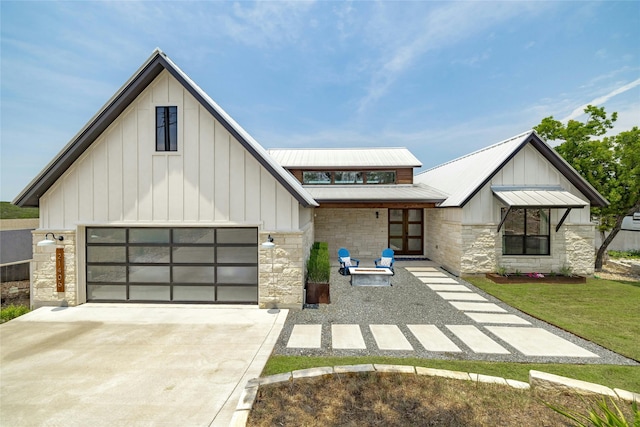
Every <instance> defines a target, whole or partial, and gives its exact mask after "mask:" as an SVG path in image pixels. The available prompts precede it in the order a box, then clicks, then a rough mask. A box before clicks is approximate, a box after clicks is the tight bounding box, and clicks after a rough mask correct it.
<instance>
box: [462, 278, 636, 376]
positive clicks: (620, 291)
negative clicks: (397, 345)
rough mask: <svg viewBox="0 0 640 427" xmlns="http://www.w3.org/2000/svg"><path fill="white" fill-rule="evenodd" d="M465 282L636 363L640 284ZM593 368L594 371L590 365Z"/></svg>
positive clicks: (592, 281) (477, 279) (484, 279)
mask: <svg viewBox="0 0 640 427" xmlns="http://www.w3.org/2000/svg"><path fill="white" fill-rule="evenodd" d="M465 280H467V281H468V282H470V283H472V284H473V285H475V286H477V287H478V288H480V289H482V290H484V291H485V292H488V293H489V294H491V295H493V296H495V297H496V298H499V299H500V300H502V301H504V302H506V303H507V304H509V305H511V306H512V307H515V308H517V309H519V310H521V311H524V312H525V313H528V314H530V315H532V316H534V317H537V318H539V319H543V320H544V321H546V322H548V323H551V324H553V325H556V326H558V327H560V328H563V329H566V330H567V331H570V332H572V333H574V334H576V335H578V336H581V337H583V338H585V339H587V340H589V341H593V342H595V343H597V344H600V345H601V346H603V347H606V348H608V349H609V350H613V351H615V352H616V353H619V354H622V355H624V356H627V357H630V358H632V359H635V360H640V345H638V337H640V310H638V301H640V283H638V282H617V281H612V280H603V279H587V283H585V284H579V285H561V284H544V283H522V284H520V283H519V284H498V283H493V282H492V281H490V280H488V279H486V278H484V277H465ZM591 366H593V365H591Z"/></svg>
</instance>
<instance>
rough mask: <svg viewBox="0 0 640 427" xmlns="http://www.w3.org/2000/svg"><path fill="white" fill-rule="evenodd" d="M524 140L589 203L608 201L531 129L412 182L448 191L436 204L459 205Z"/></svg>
mask: <svg viewBox="0 0 640 427" xmlns="http://www.w3.org/2000/svg"><path fill="white" fill-rule="evenodd" d="M527 144H531V146H532V147H534V148H535V149H536V150H538V152H539V153H540V154H541V155H542V156H543V157H545V158H546V159H547V160H548V161H549V162H550V163H551V164H552V165H553V166H554V167H555V168H556V169H558V171H560V173H562V174H563V175H564V176H565V177H566V178H567V179H568V180H569V182H571V184H573V185H574V186H575V187H576V188H577V189H578V190H579V191H580V192H581V193H582V194H584V195H585V196H586V197H587V198H588V200H589V202H590V203H591V205H593V206H606V205H608V204H609V202H608V201H607V200H606V199H605V198H604V197H602V195H601V194H600V193H598V192H597V191H596V189H595V188H593V187H592V186H591V184H589V183H588V182H587V181H586V180H585V179H584V178H583V177H582V176H580V174H579V173H578V172H577V171H576V170H575V169H574V168H573V167H571V165H569V163H567V162H566V161H565V160H564V159H563V158H562V156H560V155H559V154H558V153H557V152H556V151H555V150H554V149H553V148H552V147H551V146H550V145H549V144H547V143H546V142H545V141H543V140H542V139H541V138H540V137H539V136H538V134H536V132H535V131H533V130H530V131H527V132H524V133H521V134H519V135H516V136H514V137H512V138H509V139H507V140H504V141H501V142H498V143H497V144H494V145H491V146H489V147H487V148H483V149H481V150H478V151H476V152H473V153H471V154H468V155H466V156H463V157H460V158H458V159H455V160H452V161H450V162H447V163H444V164H442V165H439V166H436V167H434V168H431V169H429V170H426V171H424V172H421V173H419V174H417V175H416V176H415V177H414V182H419V183H423V184H427V185H430V186H431V187H434V188H436V189H438V190H440V191H442V192H444V193H446V194H448V195H449V197H448V198H447V200H445V201H444V202H443V203H441V204H440V205H439V206H440V207H462V206H464V205H465V204H466V203H467V202H468V201H469V200H471V198H472V197H473V196H474V195H475V194H476V193H477V192H478V191H480V189H481V188H482V187H484V186H485V185H486V184H487V183H488V182H489V181H490V180H491V178H493V177H494V176H495V174H496V173H498V171H500V169H502V168H503V167H504V166H505V165H506V164H507V163H508V162H509V161H510V160H511V159H513V157H514V156H515V155H516V154H518V152H520V150H522V149H523V148H524V147H525V146H526V145H527Z"/></svg>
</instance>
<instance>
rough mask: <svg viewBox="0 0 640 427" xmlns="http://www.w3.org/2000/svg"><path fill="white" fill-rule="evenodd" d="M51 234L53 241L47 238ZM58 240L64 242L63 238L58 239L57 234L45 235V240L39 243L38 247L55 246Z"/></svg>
mask: <svg viewBox="0 0 640 427" xmlns="http://www.w3.org/2000/svg"><path fill="white" fill-rule="evenodd" d="M49 234H51V236H52V238H51V239H47V236H48V235H49ZM56 240H60V241H61V242H62V241H63V240H64V237H62V236H58V237H56V235H55V234H53V233H47V234H45V235H44V240H40V241H39V242H38V246H51V245H55V244H56Z"/></svg>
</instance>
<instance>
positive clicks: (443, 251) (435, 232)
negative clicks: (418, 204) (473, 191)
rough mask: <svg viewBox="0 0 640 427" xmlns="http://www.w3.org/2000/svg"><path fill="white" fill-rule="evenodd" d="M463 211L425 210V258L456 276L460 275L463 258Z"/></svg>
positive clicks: (450, 209) (449, 209) (453, 209)
mask: <svg viewBox="0 0 640 427" xmlns="http://www.w3.org/2000/svg"><path fill="white" fill-rule="evenodd" d="M461 218H462V209H457V208H447V209H425V215H424V222H425V235H424V242H425V256H426V257H428V258H429V259H431V260H432V261H434V262H437V263H438V264H440V265H441V266H442V267H444V268H445V269H447V270H448V271H450V272H452V273H454V274H460V259H461V257H462V256H463V251H462V236H461V230H462V225H461Z"/></svg>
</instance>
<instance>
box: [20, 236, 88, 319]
mask: <svg viewBox="0 0 640 427" xmlns="http://www.w3.org/2000/svg"><path fill="white" fill-rule="evenodd" d="M47 233H54V234H55V235H56V237H58V236H63V237H64V240H62V241H58V240H56V244H55V245H51V246H38V242H40V241H42V240H44V238H45V235H46V234H47ZM32 236H33V260H32V261H31V307H32V308H38V307H42V306H74V305H77V303H78V299H77V275H76V234H75V231H71V230H34V231H33V232H32ZM56 248H64V282H65V287H64V292H57V289H56Z"/></svg>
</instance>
